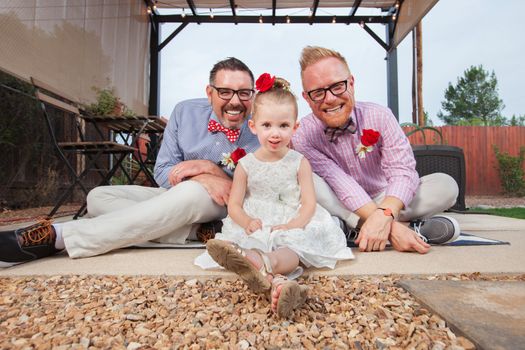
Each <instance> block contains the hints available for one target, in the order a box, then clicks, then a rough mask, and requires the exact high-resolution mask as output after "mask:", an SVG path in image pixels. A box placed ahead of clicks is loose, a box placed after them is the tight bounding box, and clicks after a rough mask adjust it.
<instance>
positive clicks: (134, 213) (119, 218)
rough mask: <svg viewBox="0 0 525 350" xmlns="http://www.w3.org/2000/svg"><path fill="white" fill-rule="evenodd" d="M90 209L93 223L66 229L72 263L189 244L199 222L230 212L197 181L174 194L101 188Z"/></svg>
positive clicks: (139, 188)
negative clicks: (136, 247)
mask: <svg viewBox="0 0 525 350" xmlns="http://www.w3.org/2000/svg"><path fill="white" fill-rule="evenodd" d="M87 208H88V213H89V216H92V218H86V219H80V220H75V221H70V222H66V223H64V224H63V225H62V235H63V237H64V244H65V246H66V250H67V252H68V254H69V256H70V257H72V258H81V257H88V256H94V255H99V254H103V253H106V252H108V251H111V250H114V249H118V248H123V247H127V246H130V245H133V244H137V243H144V242H147V241H153V240H154V241H156V242H160V243H184V241H185V240H186V238H187V237H188V235H189V234H190V233H191V232H192V231H193V232H195V230H196V228H197V226H198V225H196V223H202V222H208V221H212V220H217V219H221V218H223V217H225V216H226V208H225V207H223V206H219V205H218V204H216V203H215V202H214V201H213V200H212V199H211V197H210V196H209V195H208V192H207V191H206V189H205V188H204V187H203V186H202V185H201V184H199V183H198V182H195V181H191V180H190V181H184V182H182V183H180V184H178V185H177V186H174V187H172V188H171V189H169V190H167V189H165V188H152V187H143V186H133V185H130V186H101V187H96V188H94V189H93V190H91V191H90V192H89V195H88V197H87ZM93 216H94V217H93Z"/></svg>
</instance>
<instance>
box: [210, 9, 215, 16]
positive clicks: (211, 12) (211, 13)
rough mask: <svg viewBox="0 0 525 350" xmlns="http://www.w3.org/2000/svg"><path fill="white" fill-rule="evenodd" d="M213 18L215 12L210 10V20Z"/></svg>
mask: <svg viewBox="0 0 525 350" xmlns="http://www.w3.org/2000/svg"><path fill="white" fill-rule="evenodd" d="M213 17H214V15H213V10H212V9H210V18H213Z"/></svg>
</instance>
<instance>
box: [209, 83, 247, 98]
mask: <svg viewBox="0 0 525 350" xmlns="http://www.w3.org/2000/svg"><path fill="white" fill-rule="evenodd" d="M211 87H212V88H214V89H215V90H217V94H218V95H219V97H220V98H222V99H223V100H231V99H232V98H233V95H235V94H237V96H238V97H239V100H241V101H248V100H249V99H251V98H252V97H253V94H254V93H255V90H253V89H239V90H233V89H228V88H221V87H216V86H213V85H211Z"/></svg>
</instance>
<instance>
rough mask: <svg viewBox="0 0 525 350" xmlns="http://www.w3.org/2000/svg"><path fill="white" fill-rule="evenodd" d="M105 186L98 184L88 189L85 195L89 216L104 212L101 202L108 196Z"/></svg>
mask: <svg viewBox="0 0 525 350" xmlns="http://www.w3.org/2000/svg"><path fill="white" fill-rule="evenodd" d="M106 187H109V186H99V187H95V188H93V189H92V190H91V191H89V193H88V195H87V197H86V204H87V211H88V213H89V215H90V216H99V215H102V214H104V212H103V210H102V207H101V203H103V202H104V201H105V200H106V199H107V197H108V191H107V189H106Z"/></svg>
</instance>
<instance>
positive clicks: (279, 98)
mask: <svg viewBox="0 0 525 350" xmlns="http://www.w3.org/2000/svg"><path fill="white" fill-rule="evenodd" d="M268 102H270V103H276V104H284V103H290V104H291V105H292V106H293V109H294V112H293V117H294V121H296V120H297V114H298V110H299V108H298V107H297V98H296V97H295V95H294V94H293V93H292V90H290V83H289V82H288V81H287V80H286V79H283V78H279V77H275V81H274V83H273V86H272V87H271V88H270V89H268V90H266V91H264V92H258V93H257V95H255V100H254V101H253V110H252V118H255V117H256V116H257V110H258V108H259V106H260V105H262V104H263V103H268Z"/></svg>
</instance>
